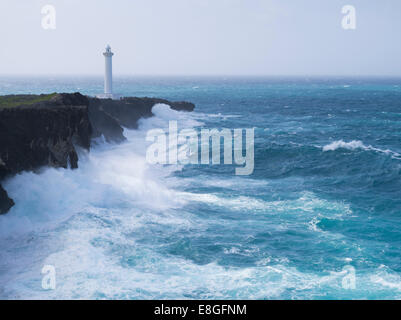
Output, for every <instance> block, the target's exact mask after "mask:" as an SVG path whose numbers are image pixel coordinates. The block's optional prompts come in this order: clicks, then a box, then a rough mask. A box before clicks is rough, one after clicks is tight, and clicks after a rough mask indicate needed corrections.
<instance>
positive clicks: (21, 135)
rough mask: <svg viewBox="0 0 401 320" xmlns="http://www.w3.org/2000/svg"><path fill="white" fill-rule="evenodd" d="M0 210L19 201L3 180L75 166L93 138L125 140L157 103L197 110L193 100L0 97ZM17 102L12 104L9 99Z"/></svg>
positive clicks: (61, 95)
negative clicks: (128, 131) (79, 149)
mask: <svg viewBox="0 0 401 320" xmlns="http://www.w3.org/2000/svg"><path fill="white" fill-rule="evenodd" d="M2 100H3V101H4V100H6V101H7V103H8V105H7V104H6V103H3V105H2V104H1V103H0V214H5V213H7V212H8V211H9V210H10V209H11V208H12V206H13V205H14V201H13V200H12V199H11V198H9V197H8V195H7V191H6V190H4V188H3V187H2V186H1V181H2V180H4V179H6V178H8V177H11V176H13V175H15V174H17V173H19V172H22V171H35V170H37V169H39V168H40V167H43V166H49V167H63V168H71V169H75V168H77V167H78V160H79V159H78V154H77V152H76V147H77V146H78V147H82V148H84V149H86V150H88V151H89V150H90V148H91V142H92V139H94V138H98V137H100V136H103V137H104V139H105V140H106V141H107V142H114V143H119V142H122V141H124V140H125V137H124V135H123V127H126V128H129V129H136V128H137V123H138V120H139V119H140V118H148V117H152V116H153V113H152V108H153V106H154V105H155V104H158V103H163V104H166V105H169V106H170V108H171V109H174V110H177V111H193V110H194V108H195V105H194V104H192V103H190V102H185V101H180V102H172V101H168V100H165V99H158V98H147V97H144V98H138V97H125V98H121V99H120V100H112V99H98V98H93V97H88V96H84V95H82V94H80V93H78V92H76V93H57V94H51V95H7V96H2V97H0V102H1V101H2ZM10 100H11V101H13V102H12V103H10V102H9V101H10Z"/></svg>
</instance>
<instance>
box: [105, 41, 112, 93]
mask: <svg viewBox="0 0 401 320" xmlns="http://www.w3.org/2000/svg"><path fill="white" fill-rule="evenodd" d="M103 55H104V67H105V68H104V96H105V97H107V98H113V64H112V57H113V55H114V53H113V52H111V48H110V46H109V45H107V47H106V51H105V52H103Z"/></svg>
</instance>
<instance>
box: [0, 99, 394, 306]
mask: <svg viewBox="0 0 401 320" xmlns="http://www.w3.org/2000/svg"><path fill="white" fill-rule="evenodd" d="M153 111H154V113H155V114H156V116H155V117H154V118H150V119H146V120H141V122H140V127H139V129H140V130H137V131H130V130H125V131H124V134H125V135H126V136H127V137H128V142H126V143H123V144H120V145H107V146H106V145H98V146H97V147H95V148H94V149H93V150H92V151H91V152H90V153H89V154H86V153H84V152H82V153H81V154H80V162H79V165H80V167H79V168H78V169H77V170H73V171H72V170H65V169H45V170H43V172H42V173H40V174H34V173H27V172H24V173H21V174H19V175H17V176H16V177H14V178H12V179H10V180H9V181H7V183H6V184H5V186H6V189H7V190H8V191H9V193H10V195H11V196H12V197H13V198H14V199H15V200H16V206H15V207H14V208H12V210H11V212H9V213H8V214H7V215H4V216H1V217H0V238H1V241H0V298H17V299H26V298H31V299H45V298H54V299H83V298H87V299H95V298H97V299H103V298H110V299H155V298H160V299H180V298H181V299H188V298H205V299H206V298H210V299H211V298H215V299H218V298H220V299H227V298H231V299H264V298H283V297H288V298H294V299H296V298H305V297H308V298H313V297H319V292H322V290H323V291H324V292H337V293H338V292H342V293H344V292H343V289H342V288H341V273H330V271H331V270H326V271H325V272H323V273H322V274H318V273H313V272H311V271H302V272H301V271H299V270H297V269H296V268H294V267H292V266H291V265H290V261H289V259H288V258H286V257H284V256H283V257H278V258H277V257H275V258H273V257H270V256H269V255H268V254H267V253H266V254H265V253H264V252H260V251H261V250H260V249H259V248H258V247H256V246H255V247H249V246H248V247H247V246H244V247H242V246H241V245H240V244H237V243H235V244H234V243H233V244H232V245H231V244H230V245H228V246H226V248H224V249H223V254H225V255H226V256H229V255H239V256H243V257H254V256H255V255H256V254H257V255H261V258H260V261H258V262H257V263H255V265H254V266H249V267H234V266H230V265H228V266H222V265H220V264H219V263H217V262H213V261H212V262H208V263H207V264H199V263H196V262H194V261H192V260H191V259H186V258H183V257H180V256H177V255H173V254H168V253H166V252H165V251H163V250H162V249H163V246H164V245H167V244H166V243H159V242H158V241H157V240H158V239H159V238H158V237H157V234H155V233H152V232H159V233H163V234H168V235H170V237H171V239H175V237H176V235H178V234H193V233H194V232H201V231H205V232H206V230H208V229H209V228H210V226H211V225H214V224H215V223H216V220H213V218H212V219H210V220H206V219H202V218H200V217H199V216H197V214H196V212H195V213H191V212H187V211H186V210H185V207H186V205H188V204H190V205H192V204H195V203H196V202H197V203H205V204H207V205H212V206H218V207H224V208H225V210H226V211H230V212H234V213H237V214H241V212H243V211H247V212H250V214H260V215H264V216H269V217H270V218H272V219H273V218H274V217H277V218H278V221H279V222H282V221H283V218H286V219H285V221H287V223H286V225H283V224H280V223H276V222H277V221H275V224H276V227H277V228H282V229H284V228H287V227H288V225H290V224H291V223H292V222H291V221H294V222H293V223H294V225H295V224H296V225H297V226H301V228H302V226H304V228H305V230H307V228H308V227H309V226H310V224H309V222H310V221H311V220H313V219H315V220H313V223H312V225H314V226H315V229H314V231H317V232H320V230H319V229H318V227H317V224H318V221H319V219H321V218H322V217H330V218H331V219H342V217H344V215H346V214H349V213H350V212H351V210H350V208H349V206H348V205H347V204H344V203H341V202H334V201H329V200H324V199H319V198H318V197H317V196H316V195H314V194H313V193H310V192H305V193H303V194H301V195H300V197H299V198H298V199H293V200H280V201H267V200H263V199H258V198H256V197H250V196H248V197H246V196H242V197H237V198H233V197H227V196H226V195H224V194H219V193H217V194H195V193H190V192H181V191H177V190H176V189H175V187H177V186H179V185H180V183H181V181H180V180H179V178H175V177H172V176H171V173H172V172H174V171H175V170H180V167H176V166H149V165H148V164H147V163H146V161H145V152H144V151H145V150H146V143H145V139H144V136H145V133H146V130H147V129H148V128H151V127H153V126H157V127H163V126H165V127H167V126H168V120H169V119H171V117H178V118H179V119H180V120H179V125H180V124H181V125H182V126H187V127H188V126H193V125H199V123H200V122H199V121H198V119H197V118H196V116H194V115H191V114H188V113H180V112H176V111H173V110H170V109H168V108H166V106H163V105H159V106H156V107H155V108H154V110H153ZM193 182H194V181H193ZM198 182H199V183H200V184H201V180H199V181H198ZM210 183H212V185H217V186H220V187H222V188H226V187H233V186H234V185H235V184H237V185H239V186H241V184H243V185H245V184H249V185H252V186H256V187H261V186H262V187H263V184H267V185H268V183H267V182H260V181H255V180H252V179H249V178H245V179H244V180H242V179H240V178H238V177H233V178H232V180H230V179H226V180H222V181H219V180H218V179H217V178H215V181H207V179H205V185H208V184H209V185H210ZM216 219H217V218H216ZM155 226H156V227H155ZM271 227H272V228H273V225H272V226H271ZM155 230H156V231H155ZM271 230H273V229H271ZM319 234H320V233H319ZM322 236H330V235H329V234H328V235H326V234H323V233H322ZM144 238H147V239H152V241H150V240H148V241H143V239H144ZM43 265H53V266H54V267H55V268H56V272H57V274H56V275H57V276H56V279H57V288H56V290H49V291H45V290H43V289H42V288H41V280H42V274H41V269H42V267H43ZM363 279H367V280H366V281H364V282H363V284H362V286H363V287H362V288H361V289H360V291H355V293H353V294H355V296H356V297H363V292H367V291H366V290H365V291H363V290H364V289H366V288H367V287H369V285H371V284H372V281H370V280H369V278H367V277H365V278H363ZM387 280H388V279H386V281H387ZM373 281H376V279H373ZM374 283H375V282H374ZM361 293H362V294H361ZM337 295H338V294H337Z"/></svg>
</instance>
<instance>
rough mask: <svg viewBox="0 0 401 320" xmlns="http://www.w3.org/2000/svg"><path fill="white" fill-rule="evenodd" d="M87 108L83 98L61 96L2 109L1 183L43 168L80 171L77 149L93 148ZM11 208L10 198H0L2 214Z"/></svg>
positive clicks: (0, 115)
mask: <svg viewBox="0 0 401 320" xmlns="http://www.w3.org/2000/svg"><path fill="white" fill-rule="evenodd" d="M88 104H89V102H88V99H87V98H86V97H84V96H82V95H81V94H68V95H67V94H60V95H57V96H55V97H53V98H51V99H50V100H48V101H42V102H39V103H34V104H31V105H21V106H18V107H2V108H0V180H1V179H3V178H5V177H6V176H9V175H12V174H15V173H18V172H20V171H23V170H35V169H37V168H38V167H41V166H53V167H64V168H67V167H68V166H69V165H70V167H71V168H77V166H78V155H77V153H76V150H75V145H78V146H81V147H83V148H85V149H89V147H90V136H91V126H90V122H89V117H88V110H87V109H88ZM1 190H2V191H4V189H1ZM0 193H2V192H0ZM12 204H13V203H12V202H10V199H8V197H7V194H5V195H4V193H3V195H1V194H0V213H4V212H6V211H7V210H8V209H9V207H10V206H12Z"/></svg>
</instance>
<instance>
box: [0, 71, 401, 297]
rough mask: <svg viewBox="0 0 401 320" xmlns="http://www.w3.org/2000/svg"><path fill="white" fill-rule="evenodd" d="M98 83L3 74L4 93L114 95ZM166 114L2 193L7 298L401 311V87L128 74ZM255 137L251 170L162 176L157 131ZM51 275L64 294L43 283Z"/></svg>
mask: <svg viewBox="0 0 401 320" xmlns="http://www.w3.org/2000/svg"><path fill="white" fill-rule="evenodd" d="M102 81H103V80H102V78H101V77H68V78H62V77H54V78H51V77H37V78H22V77H14V78H11V77H8V78H7V77H2V78H0V94H1V95H3V94H11V93H50V92H76V91H79V92H81V93H83V94H88V95H95V94H98V93H101V92H102V88H103V82H102ZM114 90H115V92H116V93H118V94H121V95H124V96H149V97H160V98H165V99H169V100H186V101H190V102H193V103H195V105H196V109H195V112H193V113H187V112H178V111H173V110H171V109H169V108H168V107H166V106H163V105H158V106H156V107H155V108H154V110H153V111H154V114H155V117H153V118H149V119H142V120H141V121H140V124H139V128H138V130H125V131H124V135H125V136H126V137H127V139H128V140H127V141H126V142H125V143H122V144H108V143H105V142H104V141H102V140H101V139H98V140H97V141H96V142H95V143H94V146H93V148H92V149H91V151H90V152H89V153H88V152H85V151H83V150H80V151H79V157H80V160H79V168H78V169H77V170H68V169H54V168H43V169H42V170H41V172H40V173H32V172H23V173H20V174H18V175H17V176H15V177H12V178H10V179H9V180H7V181H6V182H4V183H3V185H4V187H5V189H6V190H7V191H8V193H9V195H10V197H12V198H13V199H14V200H15V202H16V205H15V207H13V208H12V209H11V211H10V212H9V213H8V214H6V215H3V216H0V298H1V299H400V298H401V143H400V138H401V79H390V78H360V79H358V78H301V77H299V78H246V77H243V78H241V77H212V78H209V77H180V78H172V77H160V78H157V77H138V78H133V77H117V78H116V79H115V81H114ZM169 120H177V123H178V128H179V129H180V128H195V129H199V128H229V129H235V128H254V130H255V131H254V132H255V142H254V148H255V150H254V162H255V167H254V171H253V173H252V174H251V175H249V176H238V175H235V166H234V165H223V164H222V165H151V164H149V163H148V162H147V161H146V158H145V155H146V149H147V146H148V144H149V142H147V141H146V139H145V137H146V133H147V131H148V130H150V129H153V128H167V127H168V124H169ZM46 265H50V266H54V269H55V271H56V276H55V279H56V288H55V289H54V290H46V289H44V288H43V287H42V280H43V277H44V275H43V274H42V269H43V267H44V266H46Z"/></svg>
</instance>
